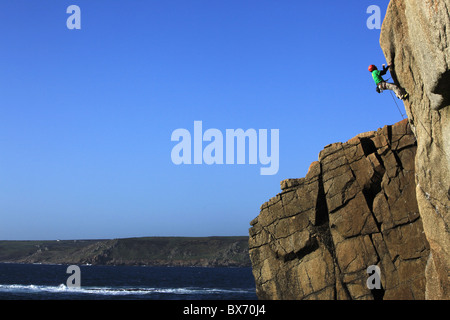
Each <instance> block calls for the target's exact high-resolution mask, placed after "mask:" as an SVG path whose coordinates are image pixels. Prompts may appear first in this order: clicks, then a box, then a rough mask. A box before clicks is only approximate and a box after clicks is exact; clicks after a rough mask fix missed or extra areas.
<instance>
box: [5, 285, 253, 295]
mask: <svg viewBox="0 0 450 320" xmlns="http://www.w3.org/2000/svg"><path fill="white" fill-rule="evenodd" d="M0 292H3V293H28V294H33V293H58V294H61V293H62V294H64V293H68V294H83V295H84V294H93V295H106V296H122V295H123V296H125V295H151V294H175V295H202V294H204V295H211V294H224V293H231V294H233V293H250V292H252V290H251V289H249V290H245V289H217V288H196V287H188V288H148V287H145V288H130V287H83V286H81V287H68V286H66V285H64V284H60V285H59V286H49V285H33V284H30V285H21V284H0Z"/></svg>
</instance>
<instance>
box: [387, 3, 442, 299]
mask: <svg viewBox="0 0 450 320" xmlns="http://www.w3.org/2000/svg"><path fill="white" fill-rule="evenodd" d="M449 10H450V0H434V1H430V0H426V1H424V0H395V1H391V2H390V4H389V8H388V10H387V13H386V17H385V20H384V22H383V26H382V30H381V38H380V44H381V48H382V49H383V52H384V54H385V56H386V61H387V62H389V63H393V65H394V68H393V70H391V75H392V76H393V79H395V81H396V82H397V84H399V85H400V86H401V87H402V88H404V89H405V90H406V91H407V92H408V93H409V95H410V99H409V101H406V102H405V108H406V112H407V114H408V118H409V122H410V124H411V128H412V130H413V132H414V135H415V136H416V138H417V153H416V158H415V171H416V197H417V202H418V207H419V212H420V216H421V218H422V221H423V226H424V231H425V235H426V238H427V240H428V242H429V244H430V250H431V251H430V256H429V259H428V262H427V268H426V298H427V299H450V280H449V272H450V230H449V224H450V107H449V106H450V46H449V45H450V13H449Z"/></svg>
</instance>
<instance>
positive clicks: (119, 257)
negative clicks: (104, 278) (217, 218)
mask: <svg viewBox="0 0 450 320" xmlns="http://www.w3.org/2000/svg"><path fill="white" fill-rule="evenodd" d="M6 262H9V263H42V264H76V265H84V264H91V265H136V266H143V265H146V266H186V267H193V266H198V267H250V266H251V263H250V259H249V255H248V237H246V236H230V237H141V238H123V239H103V240H41V241H40V240H26V241H25V240H24V241H12V240H3V241H0V263H6Z"/></svg>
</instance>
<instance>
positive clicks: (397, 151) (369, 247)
mask: <svg viewBox="0 0 450 320" xmlns="http://www.w3.org/2000/svg"><path fill="white" fill-rule="evenodd" d="M415 153H416V139H415V137H414V135H413V134H412V132H411V128H410V126H409V124H408V122H407V120H404V121H402V122H400V123H397V124H395V125H393V126H385V127H384V128H382V129H379V130H377V131H372V132H367V133H364V134H360V135H358V136H357V137H355V138H353V139H351V140H350V141H348V142H346V143H334V144H331V145H329V146H327V147H325V149H324V150H323V151H322V152H321V153H320V155H319V161H317V162H314V163H313V164H312V165H311V166H310V168H309V171H308V173H307V175H306V177H304V178H301V179H288V180H284V181H282V182H281V189H282V192H281V193H280V194H278V195H277V196H276V197H274V198H272V199H271V200H270V201H268V202H266V203H264V204H263V205H262V206H261V212H260V214H259V216H258V217H257V218H255V219H254V220H253V221H252V222H251V225H252V227H251V228H250V230H249V233H250V238H249V253H250V259H251V261H252V266H253V274H254V277H255V280H256V292H257V295H258V297H259V298H260V299H280V300H287V299H424V298H425V276H424V275H425V265H426V262H427V259H428V255H429V247H428V242H427V240H426V238H425V236H424V233H423V226H422V219H421V217H420V215H419V210H418V207H417V201H416V185H415V166H414V156H415ZM372 265H376V266H378V267H379V268H380V271H381V288H380V289H372V290H371V289H369V287H368V286H367V280H368V278H369V276H371V274H368V273H367V268H368V267H369V266H372Z"/></svg>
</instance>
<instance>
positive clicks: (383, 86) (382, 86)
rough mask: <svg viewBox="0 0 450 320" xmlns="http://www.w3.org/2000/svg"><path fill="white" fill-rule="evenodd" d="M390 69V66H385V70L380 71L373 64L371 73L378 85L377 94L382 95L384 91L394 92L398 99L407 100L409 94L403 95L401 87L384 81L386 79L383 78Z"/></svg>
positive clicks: (370, 69) (370, 68)
mask: <svg viewBox="0 0 450 320" xmlns="http://www.w3.org/2000/svg"><path fill="white" fill-rule="evenodd" d="M390 67H391V65H390V64H389V65H388V66H387V67H386V66H385V65H384V64H383V70H381V71H380V70H378V68H377V67H376V66H375V65H373V64H371V65H370V66H369V72H370V73H372V77H373V80H374V81H375V83H376V85H377V92H378V93H381V92H382V91H383V90H392V91H394V92H395V95H396V96H397V98H399V99H402V100H405V99H406V98H407V97H408V94H407V93H405V94H403V93H402V91H401V90H400V88H399V87H397V86H396V85H395V84H393V83H389V82H386V81H384V79H383V78H382V76H384V75H385V74H386V72H387V71H388V70H389V68H390Z"/></svg>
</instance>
